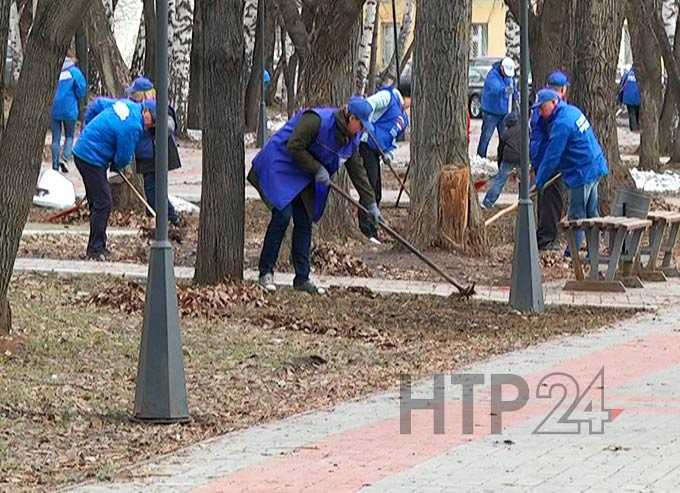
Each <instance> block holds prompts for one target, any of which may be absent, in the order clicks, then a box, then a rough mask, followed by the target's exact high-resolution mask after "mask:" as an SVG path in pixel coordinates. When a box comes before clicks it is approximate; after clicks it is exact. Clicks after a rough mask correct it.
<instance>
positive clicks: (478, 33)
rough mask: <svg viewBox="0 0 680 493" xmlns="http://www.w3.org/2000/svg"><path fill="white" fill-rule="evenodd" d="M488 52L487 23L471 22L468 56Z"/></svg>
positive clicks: (486, 53)
mask: <svg viewBox="0 0 680 493" xmlns="http://www.w3.org/2000/svg"><path fill="white" fill-rule="evenodd" d="M488 53H489V25H488V24H472V32H471V35H470V58H479V57H483V56H487V55H488Z"/></svg>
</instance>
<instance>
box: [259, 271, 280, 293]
mask: <svg viewBox="0 0 680 493" xmlns="http://www.w3.org/2000/svg"><path fill="white" fill-rule="evenodd" d="M257 284H259V285H260V287H261V288H262V289H264V290H265V291H269V292H273V291H276V284H274V274H271V273H270V274H264V275H262V276H260V279H259V280H258V281H257Z"/></svg>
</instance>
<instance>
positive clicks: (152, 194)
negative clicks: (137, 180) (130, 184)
mask: <svg viewBox="0 0 680 493" xmlns="http://www.w3.org/2000/svg"><path fill="white" fill-rule="evenodd" d="M142 176H143V177H144V195H146V201H147V202H148V203H149V205H150V206H151V208H152V209H153V210H154V211H155V210H156V173H144V174H143V175H142ZM178 220H179V218H178V217H177V211H176V210H175V208H174V207H173V206H172V203H171V202H170V201H169V200H168V221H170V222H171V223H172V224H175V223H177V221H178Z"/></svg>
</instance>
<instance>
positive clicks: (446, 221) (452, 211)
mask: <svg viewBox="0 0 680 493" xmlns="http://www.w3.org/2000/svg"><path fill="white" fill-rule="evenodd" d="M469 199H470V170H469V169H468V168H467V167H466V166H464V167H461V168H458V167H456V166H444V167H443V168H442V172H441V175H440V176H439V225H440V231H441V235H442V241H443V243H445V244H447V245H448V246H450V247H460V246H461V245H463V244H464V243H465V233H466V231H467V227H468V217H469V214H468V207H469V204H470V200H469Z"/></svg>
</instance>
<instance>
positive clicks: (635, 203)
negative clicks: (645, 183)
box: [612, 189, 652, 219]
mask: <svg viewBox="0 0 680 493" xmlns="http://www.w3.org/2000/svg"><path fill="white" fill-rule="evenodd" d="M651 202H652V197H650V196H649V195H647V194H646V193H644V192H638V191H637V190H628V189H624V190H618V191H617V192H616V202H615V204H614V209H613V210H612V215H613V216H618V217H637V218H641V219H647V213H648V212H649V206H650V204H651Z"/></svg>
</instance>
